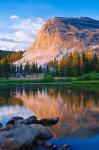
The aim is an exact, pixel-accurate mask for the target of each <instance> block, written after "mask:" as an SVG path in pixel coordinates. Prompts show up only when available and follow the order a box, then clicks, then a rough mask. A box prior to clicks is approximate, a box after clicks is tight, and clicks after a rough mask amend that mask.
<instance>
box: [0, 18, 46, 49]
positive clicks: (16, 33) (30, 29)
mask: <svg viewBox="0 0 99 150" xmlns="http://www.w3.org/2000/svg"><path fill="white" fill-rule="evenodd" d="M43 23H44V20H43V19H42V18H38V17H36V18H34V19H31V18H26V19H21V18H19V19H18V20H17V19H16V21H14V22H13V21H11V22H10V23H9V25H8V26H6V27H7V28H9V30H10V33H8V32H7V33H6V31H5V32H3V33H2V34H1V35H0V49H5V50H18V49H27V48H29V47H30V46H31V45H32V42H33V41H34V40H35V37H36V34H37V32H38V31H39V30H40V28H41V26H42V25H43Z"/></svg>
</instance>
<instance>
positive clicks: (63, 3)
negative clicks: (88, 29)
mask: <svg viewBox="0 0 99 150" xmlns="http://www.w3.org/2000/svg"><path fill="white" fill-rule="evenodd" d="M54 16H71V17H80V16H87V17H91V18H94V19H98V20H99V0H0V48H1V49H8V50H19V49H27V48H28V47H29V46H31V44H32V42H33V40H35V36H36V33H37V32H38V31H39V30H40V28H41V26H42V24H43V23H44V22H45V21H46V20H47V19H48V18H53V17H54Z"/></svg>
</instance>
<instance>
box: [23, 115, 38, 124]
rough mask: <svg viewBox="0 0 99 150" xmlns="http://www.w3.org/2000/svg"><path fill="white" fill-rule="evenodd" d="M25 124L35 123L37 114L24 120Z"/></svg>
mask: <svg viewBox="0 0 99 150" xmlns="http://www.w3.org/2000/svg"><path fill="white" fill-rule="evenodd" d="M23 123H24V124H33V123H37V118H36V116H30V117H28V118H27V119H25V120H24V121H23Z"/></svg>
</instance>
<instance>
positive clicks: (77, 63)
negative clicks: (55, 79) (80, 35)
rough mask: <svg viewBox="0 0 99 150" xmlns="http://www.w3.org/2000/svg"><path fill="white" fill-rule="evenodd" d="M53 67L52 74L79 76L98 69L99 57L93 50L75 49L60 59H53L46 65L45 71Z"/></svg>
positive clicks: (47, 71)
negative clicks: (81, 50)
mask: <svg viewBox="0 0 99 150" xmlns="http://www.w3.org/2000/svg"><path fill="white" fill-rule="evenodd" d="M50 68H53V71H52V74H53V75H54V76H79V75H83V74H86V73H90V72H92V71H99V57H98V55H97V54H96V53H95V52H94V53H92V52H84V51H83V52H81V53H79V52H77V51H76V50H75V51H73V52H71V53H67V54H66V55H65V56H63V57H62V58H61V60H60V61H57V60H56V59H54V60H53V61H50V62H49V63H48V65H47V70H46V73H49V72H50Z"/></svg>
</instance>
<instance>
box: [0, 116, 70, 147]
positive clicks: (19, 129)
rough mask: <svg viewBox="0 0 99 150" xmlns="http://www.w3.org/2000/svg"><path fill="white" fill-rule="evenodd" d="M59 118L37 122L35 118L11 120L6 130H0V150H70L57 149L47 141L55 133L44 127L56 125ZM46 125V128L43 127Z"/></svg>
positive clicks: (15, 118) (14, 118)
mask: <svg viewBox="0 0 99 150" xmlns="http://www.w3.org/2000/svg"><path fill="white" fill-rule="evenodd" d="M58 121H59V118H47V119H41V120H37V118H36V117H35V116H30V117H29V118H27V119H25V120H24V119H23V118H22V117H18V116H16V117H13V118H11V119H10V120H9V121H8V122H7V124H6V127H5V128H2V124H1V128H2V129H1V130H0V150H39V149H40V147H43V148H44V149H45V150H68V149H67V148H68V145H66V146H61V147H57V146H56V145H53V144H48V143H46V142H45V141H46V140H49V139H51V138H52V137H53V133H52V132H51V131H50V130H49V129H48V128H46V127H44V126H49V125H54V124H56V123H57V122H58ZM43 125H44V126H43Z"/></svg>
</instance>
